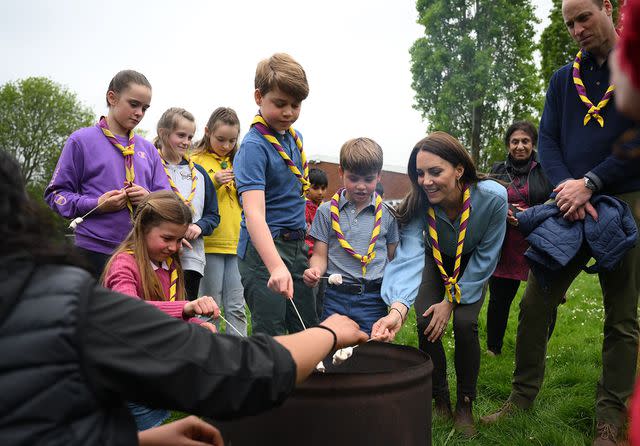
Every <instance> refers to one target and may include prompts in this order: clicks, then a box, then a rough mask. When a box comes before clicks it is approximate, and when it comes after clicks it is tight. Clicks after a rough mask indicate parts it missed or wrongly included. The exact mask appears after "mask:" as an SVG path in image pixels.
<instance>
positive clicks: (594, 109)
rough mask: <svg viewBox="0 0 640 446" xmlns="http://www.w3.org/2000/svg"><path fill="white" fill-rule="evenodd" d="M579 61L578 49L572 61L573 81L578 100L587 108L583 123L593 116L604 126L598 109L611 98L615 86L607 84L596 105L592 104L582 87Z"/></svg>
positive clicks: (580, 58) (580, 59) (579, 53)
mask: <svg viewBox="0 0 640 446" xmlns="http://www.w3.org/2000/svg"><path fill="white" fill-rule="evenodd" d="M581 61H582V50H580V51H578V55H577V56H576V60H574V61H573V83H574V84H575V86H576V90H577V91H578V96H579V97H580V100H581V101H582V102H583V103H584V105H585V106H586V107H587V109H588V110H589V111H588V112H587V114H586V115H585V117H584V125H587V122H589V120H590V119H591V118H593V119H595V120H596V121H598V124H600V127H604V118H603V117H602V115H601V114H600V110H602V109H603V108H604V107H605V106H606V105H607V103H608V102H609V99H611V96H612V95H613V91H614V90H615V89H616V86H615V85H613V84H611V85H609V88H607V91H606V92H605V94H604V96H602V99H601V100H600V102H599V103H598V105H597V106H596V105H593V102H591V100H589V98H588V97H587V89H586V88H585V87H584V84H583V83H582V78H581V77H580V62H581Z"/></svg>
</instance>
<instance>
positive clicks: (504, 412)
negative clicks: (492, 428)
mask: <svg viewBox="0 0 640 446" xmlns="http://www.w3.org/2000/svg"><path fill="white" fill-rule="evenodd" d="M517 409H518V408H517V406H516V405H515V404H513V403H512V402H511V401H509V400H507V401H506V402H505V403H504V404H503V405H502V407H501V408H500V409H499V410H498V411H497V412H494V413H492V414H489V415H485V416H484V417H480V422H481V423H483V424H493V423H495V422H496V421H498V420H501V419H503V418H507V417H510V416H511V415H513V413H514V412H515V411H516V410H517Z"/></svg>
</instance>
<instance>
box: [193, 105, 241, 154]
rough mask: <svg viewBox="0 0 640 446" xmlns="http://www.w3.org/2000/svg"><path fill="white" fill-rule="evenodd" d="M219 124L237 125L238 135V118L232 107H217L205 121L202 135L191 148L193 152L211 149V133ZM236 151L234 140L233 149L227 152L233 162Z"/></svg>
mask: <svg viewBox="0 0 640 446" xmlns="http://www.w3.org/2000/svg"><path fill="white" fill-rule="evenodd" d="M221 124H226V125H230V126H234V125H235V126H237V127H238V136H239V135H240V120H239V119H238V114H237V113H236V112H235V110H234V109H232V108H229V107H218V108H216V109H215V110H214V111H213V113H211V116H209V120H208V121H207V126H206V129H205V131H204V136H203V137H202V139H201V140H200V141H198V143H197V144H196V145H195V147H194V148H193V154H194V155H199V154H201V153H203V152H207V151H209V150H212V149H211V135H212V134H213V133H214V132H215V131H216V129H217V128H218V127H220V125H221ZM237 151H238V141H237V140H236V145H235V146H234V147H233V150H232V151H231V153H230V154H229V158H230V159H231V162H232V163H233V158H234V157H235V155H236V152H237Z"/></svg>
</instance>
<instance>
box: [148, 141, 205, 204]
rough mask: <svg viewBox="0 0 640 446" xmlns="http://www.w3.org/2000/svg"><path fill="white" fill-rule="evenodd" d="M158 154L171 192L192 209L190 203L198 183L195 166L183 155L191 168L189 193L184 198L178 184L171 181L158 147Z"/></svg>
mask: <svg viewBox="0 0 640 446" xmlns="http://www.w3.org/2000/svg"><path fill="white" fill-rule="evenodd" d="M158 155H160V160H161V161H162V167H164V172H165V173H166V174H167V179H168V180H169V185H170V186H171V190H173V192H174V193H175V194H176V195H177V196H178V197H179V198H180V199H181V200H182V201H183V202H184V204H186V205H187V206H189V207H190V208H191V209H192V210H193V204H192V203H191V201H192V200H193V197H194V196H195V195H196V185H197V183H198V176H197V174H196V166H195V165H194V164H193V161H191V158H186V157H184V159H185V160H186V161H187V162H188V163H189V170H191V192H190V193H189V196H188V197H187V198H184V197H183V196H182V194H181V193H180V190H179V189H178V186H176V183H174V182H173V179H172V178H171V174H170V173H169V169H168V168H167V162H166V161H165V159H164V158H163V157H162V152H161V151H160V150H159V149H158Z"/></svg>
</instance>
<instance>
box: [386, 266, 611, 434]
mask: <svg viewBox="0 0 640 446" xmlns="http://www.w3.org/2000/svg"><path fill="white" fill-rule="evenodd" d="M524 288H525V284H522V286H521V287H520V290H519V292H518V296H517V297H516V299H515V300H514V303H513V305H512V307H511V315H510V317H509V325H508V327H507V333H506V334H505V341H504V346H503V348H502V355H500V356H497V357H491V356H488V355H487V354H486V353H485V352H486V320H487V319H486V313H487V303H488V299H487V300H485V303H484V305H483V308H482V311H481V312H480V318H479V321H478V324H479V331H480V346H481V351H482V356H481V365H480V376H479V379H478V399H477V401H476V402H475V404H474V415H475V417H476V419H478V418H479V417H480V416H482V415H486V414H489V413H492V412H493V411H495V410H497V409H498V408H499V407H500V406H501V404H502V403H503V402H504V401H505V399H506V398H507V397H508V396H509V392H510V390H511V376H512V373H513V368H514V349H515V335H516V328H517V325H518V324H517V322H518V311H519V308H518V303H519V302H520V296H521V295H522V292H523V291H524ZM603 317H604V312H603V308H602V294H601V291H600V286H599V284H598V278H597V276H591V275H587V274H581V275H580V276H579V277H578V279H577V280H576V281H575V282H574V284H573V286H572V288H571V290H570V291H569V293H568V295H567V303H566V304H565V305H561V306H560V307H559V309H558V321H557V324H556V328H555V331H554V333H553V336H552V338H551V340H550V342H549V346H548V350H547V367H546V374H545V379H544V384H543V387H542V391H541V392H540V395H539V396H538V399H537V400H536V404H535V405H534V407H533V409H532V410H530V411H526V412H522V413H520V414H518V415H517V416H515V417H513V418H511V419H507V420H503V421H501V422H499V423H497V424H496V425H492V426H484V425H480V424H478V430H479V435H478V436H477V437H476V438H474V439H472V440H465V439H464V438H463V437H461V436H460V435H458V434H457V433H456V432H454V431H453V430H452V429H453V424H452V423H447V422H443V421H442V420H439V419H434V420H433V444H434V445H436V446H440V445H450V446H453V445H463V444H464V445H491V446H495V445H509V446H514V445H549V446H552V445H553V446H565V445H567V446H573V445H590V444H591V442H592V441H593V437H592V435H593V434H592V432H593V430H594V429H593V427H594V423H595V422H594V406H595V391H596V383H597V381H598V378H599V375H600V369H601V357H600V350H601V346H602V338H603V335H602V324H603ZM397 342H399V343H404V344H407V345H412V346H415V347H417V336H416V328H415V317H414V318H409V321H408V322H407V324H406V326H405V327H403V330H402V332H401V333H399V335H398V338H397ZM445 348H446V350H447V359H448V363H447V372H448V377H449V383H450V385H451V395H455V393H456V391H455V389H456V387H455V379H456V378H455V369H454V367H453V336H452V335H451V327H449V330H448V337H447V338H446V339H445ZM452 404H455V401H453V402H452Z"/></svg>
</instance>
